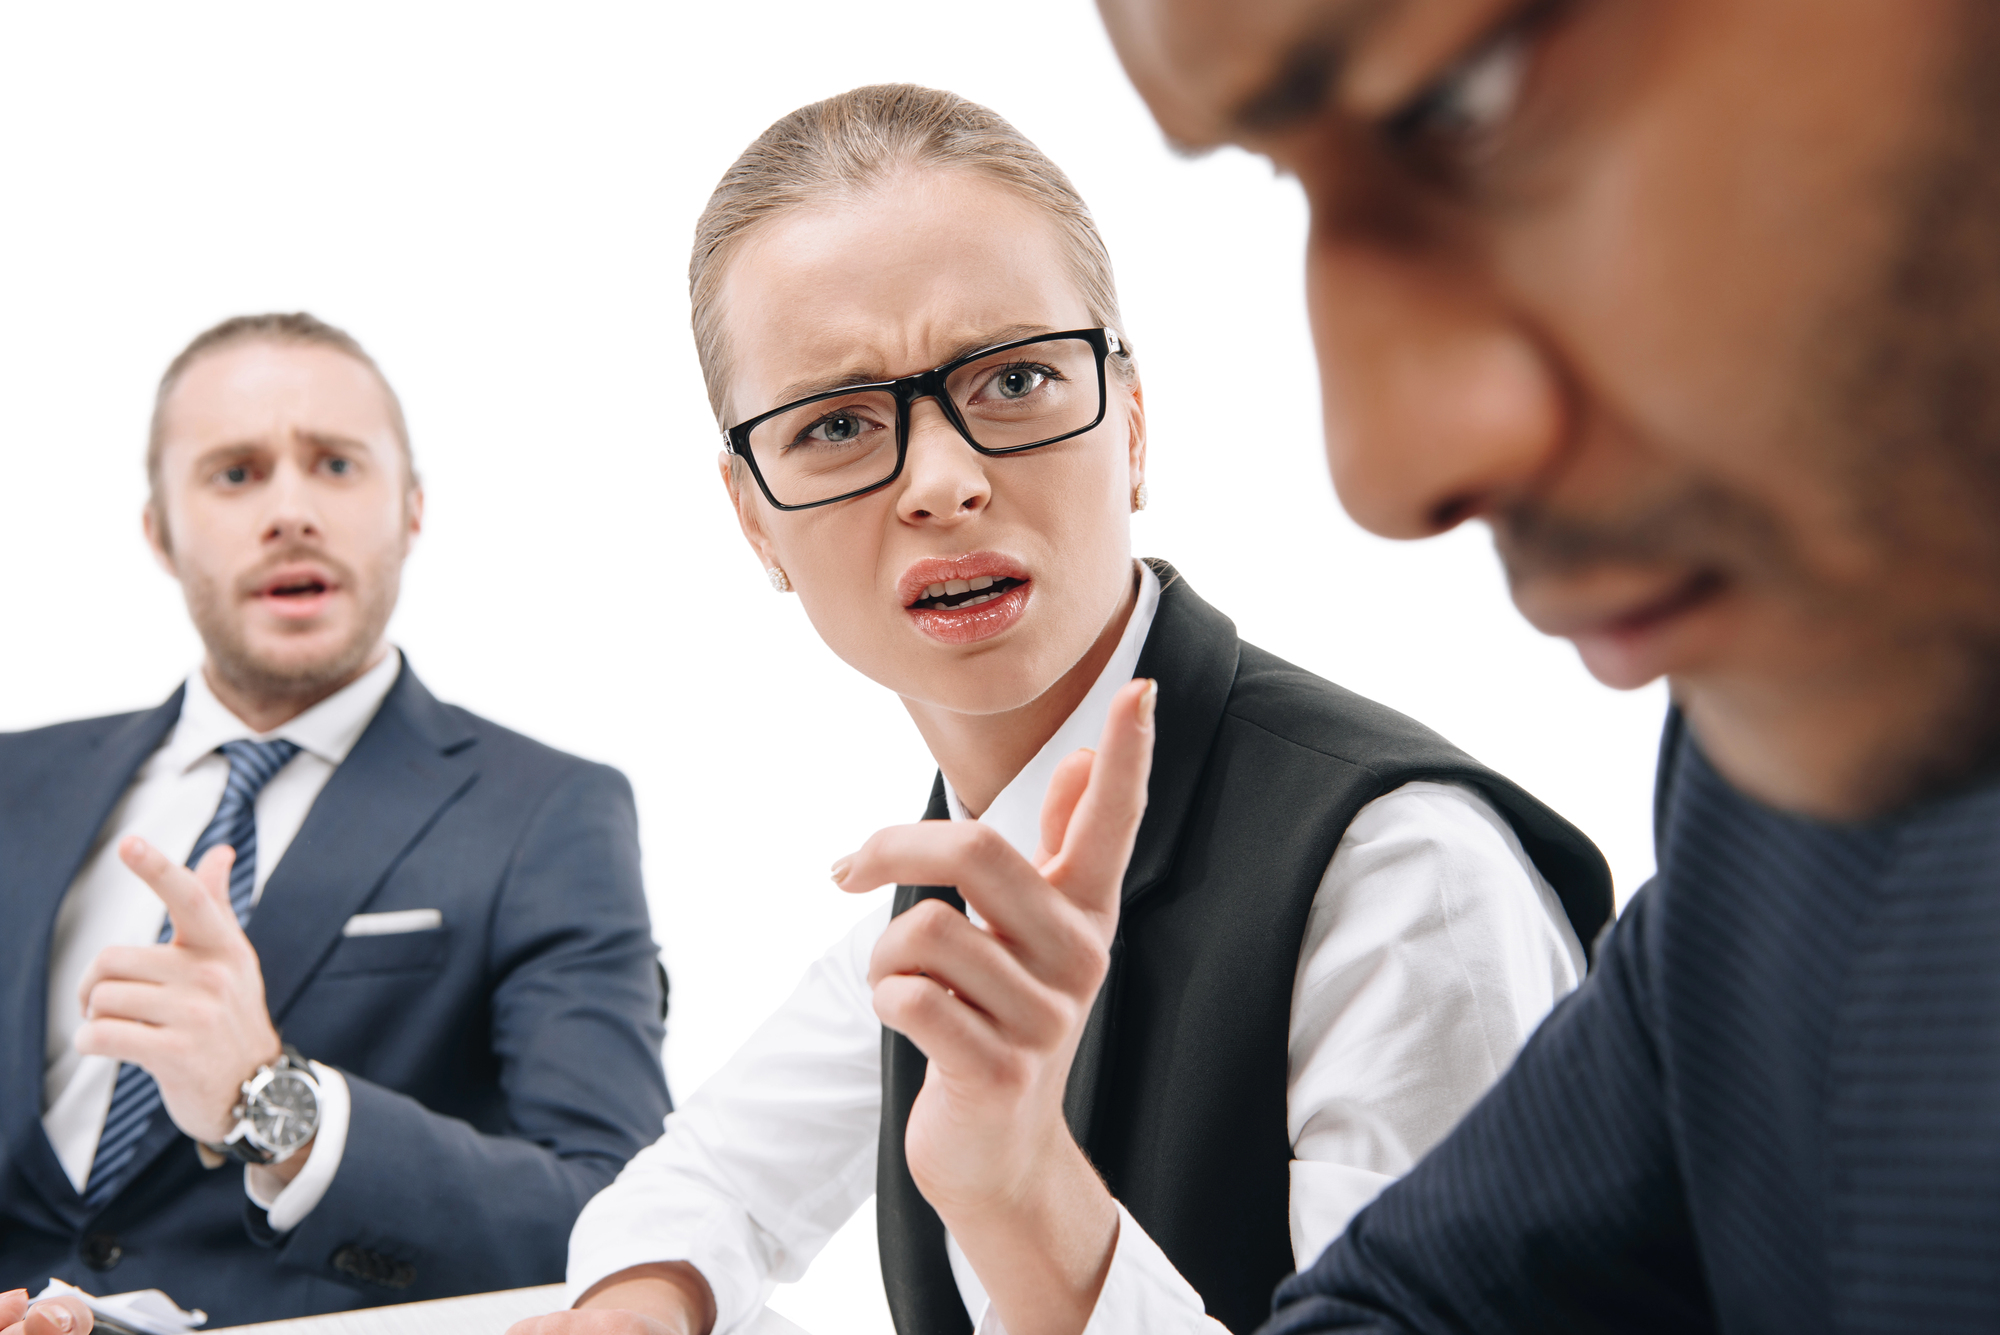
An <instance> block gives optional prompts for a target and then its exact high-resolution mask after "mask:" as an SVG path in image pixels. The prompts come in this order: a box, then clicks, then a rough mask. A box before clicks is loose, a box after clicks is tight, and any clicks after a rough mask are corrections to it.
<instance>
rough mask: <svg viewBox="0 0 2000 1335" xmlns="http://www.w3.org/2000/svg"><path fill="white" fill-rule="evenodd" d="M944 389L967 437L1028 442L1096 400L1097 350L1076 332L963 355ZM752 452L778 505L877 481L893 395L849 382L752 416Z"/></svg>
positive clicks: (993, 444)
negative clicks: (968, 357) (844, 388)
mask: <svg viewBox="0 0 2000 1335" xmlns="http://www.w3.org/2000/svg"><path fill="white" fill-rule="evenodd" d="M945 391H946V393H947V394H949V395H950V397H951V402H952V405H953V406H954V407H955V408H956V409H957V410H958V415H959V418H960V420H962V421H963V422H964V423H965V426H966V430H967V432H968V434H969V435H970V436H971V437H972V440H973V441H974V443H976V444H978V445H979V446H980V447H981V448H982V449H988V450H1019V449H1027V448H1030V447H1033V446H1035V445H1041V444H1045V443H1047V442H1049V441H1052V440H1055V439H1057V438H1059V437H1062V436H1067V435H1070V434H1072V433H1073V432H1077V431H1081V430H1082V429H1083V428H1085V427H1087V426H1089V425H1090V424H1091V422H1093V421H1094V420H1096V418H1097V416H1098V414H1099V413H1101V412H1102V411H1103V408H1104V403H1103V393H1102V389H1101V387H1100V384H1099V380H1098V373H1097V353H1096V350H1095V349H1094V348H1093V347H1091V345H1090V344H1089V343H1088V342H1086V341H1084V340H1083V339H1077V338H1058V339H1050V340H1048V341H1047V342H1044V343H1034V344H1028V345H1026V346H1023V347H1018V348H1007V349H1005V350H1003V351H1000V352H995V353H993V354H991V355H989V356H986V357H981V358H979V359H977V360H975V361H971V362H968V363H966V364H965V365H964V366H961V367H958V368H957V369H956V370H954V371H953V372H952V373H951V374H950V375H949V376H948V377H946V380H945ZM940 425H943V424H942V423H940ZM946 429H949V428H946ZM750 450H751V453H752V454H753V455H754V456H755V458H756V461H757V471H758V472H759V473H761V474H762V475H763V477H764V483H765V485H766V486H768V487H769V488H770V489H771V494H772V495H773V496H775V497H776V498H777V500H778V501H779V503H781V504H784V505H810V504H812V503H813V502H815V501H824V500H830V499H831V498H833V497H835V496H845V495H848V494H850V493H852V492H857V491H866V490H868V489H869V488H871V487H877V486H880V485H881V484H882V483H884V482H886V481H888V480H889V478H890V477H892V476H894V474H895V472H896V397H895V395H893V394H891V393H888V392H887V391H885V390H856V391H854V392H853V393H849V394H839V395H835V396H832V397H830V398H823V399H816V400H813V401H811V402H809V403H803V404H798V405H795V406H793V407H791V408H788V409H786V410H785V411H783V412H781V413H778V414H777V415H775V416H773V417H770V418H767V419H766V420H764V421H762V422H760V423H758V424H757V426H756V427H754V428H753V429H752V430H751V432H750Z"/></svg>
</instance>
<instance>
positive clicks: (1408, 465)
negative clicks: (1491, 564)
mask: <svg viewBox="0 0 2000 1335" xmlns="http://www.w3.org/2000/svg"><path fill="white" fill-rule="evenodd" d="M1306 268H1307V292H1308V301H1309V304H1310V306H1311V314H1312V325H1313V341H1314V343H1315V345H1316V346H1317V349H1318V353H1319V364H1320V382H1321V392H1322V396H1323V399H1322V402H1323V406H1324V411H1325V416H1326V454H1327V462H1328V464H1329V466H1330V467H1331V468H1332V471H1333V481H1334V487H1335V489H1336V490H1338V491H1339V493H1340V499H1341V503H1342V504H1343V505H1345V506H1346V507H1347V510H1348V513H1349V514H1351V515H1353V516H1354V519H1355V521H1356V522H1357V523H1359V524H1360V525H1361V526H1362V527H1363V528H1365V529H1368V530H1369V531H1370V532H1372V533H1378V534H1380V535H1382V536H1383V537H1389V538H1424V537H1429V536H1431V535H1432V534H1435V533H1442V532H1444V531H1445V530H1446V529H1449V528H1451V527H1453V526H1454V525H1457V524H1459V523H1461V522H1463V521H1464V520H1467V519H1471V518H1474V517H1477V516H1479V515H1481V514H1485V513H1490V512H1491V511H1493V510H1494V509H1495V508H1497V507H1498V506H1499V505H1501V504H1503V503H1504V501H1505V499H1506V498H1507V497H1508V496H1509V495H1510V494H1512V493H1516V492H1518V491H1519V490H1521V489H1522V488H1524V487H1526V486H1528V485H1529V484H1530V483H1531V482H1532V481H1533V480H1534V479H1535V478H1536V477H1537V476H1538V475H1540V474H1541V473H1542V472H1543V471H1544V470H1545V469H1546V468H1548V466H1549V465H1550V464H1551V462H1552V461H1553V460H1554V458H1555V455H1556V453H1557V452H1558V451H1559V449H1560V448H1561V439H1562V433H1563V429H1564V426H1563V417H1564V408H1563V394H1562V390H1561V386H1560V382H1559V379H1558V376H1557V374H1556V372H1555V370H1554V368H1553V367H1552V366H1550V364H1549V362H1548V359H1547V357H1546V356H1545V355H1544V353H1543V351H1542V349H1541V348H1540V347H1539V346H1538V345H1537V344H1536V342H1535V341H1534V340H1533V339H1532V338H1530V337H1529V336H1528V335H1527V334H1526V333H1525V332H1524V331H1523V330H1522V329H1521V328H1520V327H1519V326H1518V325H1517V324H1516V323H1514V322H1513V321H1511V320H1509V319H1508V318H1507V317H1506V315H1505V313H1504V311H1503V310H1502V309H1501V307H1500V305H1499V303H1498V302H1497V301H1495V300H1494V299H1492V298H1491V297H1490V296H1489V295H1488V294H1487V292H1486V290H1485V289H1484V286H1483V285H1482V284H1481V283H1479V282H1478V281H1477V280H1476V277H1474V276H1470V275H1468V274H1466V273H1465V272H1464V271H1462V270H1460V269H1458V268H1456V267H1455V266H1453V265H1450V264H1449V263H1448V262H1446V261H1443V260H1440V259H1438V258H1437V257H1435V256H1430V255H1426V254H1425V253H1423V252H1422V251H1421V250H1410V251H1400V250H1397V249H1393V248H1391V247H1388V246H1384V245H1380V244H1369V243H1366V242H1361V241H1355V240H1352V239H1343V238H1338V237H1335V238H1322V237H1319V236H1315V238H1314V239H1313V241H1312V243H1311V247H1310V251H1309V255H1308V259H1307V266H1306Z"/></svg>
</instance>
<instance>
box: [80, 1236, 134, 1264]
mask: <svg viewBox="0 0 2000 1335" xmlns="http://www.w3.org/2000/svg"><path fill="white" fill-rule="evenodd" d="M77 1254H78V1255H80V1256H81V1257H83V1263H84V1264H85V1265H87V1266H89V1267H90V1268H91V1269H92V1270H109V1269H110V1268H111V1267H112V1266H115V1265H117V1264H118V1263H119V1262H120V1261H122V1260H124V1259H125V1248H124V1247H123V1246H121V1245H120V1244H119V1242H118V1235H117V1234H116V1233H86V1234H85V1235H84V1238H83V1243H82V1245H81V1246H79V1247H78V1248H77Z"/></svg>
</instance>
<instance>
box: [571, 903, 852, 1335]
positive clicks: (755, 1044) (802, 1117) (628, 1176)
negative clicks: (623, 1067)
mask: <svg viewBox="0 0 2000 1335" xmlns="http://www.w3.org/2000/svg"><path fill="white" fill-rule="evenodd" d="M889 912H890V906H889V905H888V904H883V905H882V906H881V907H880V908H879V909H878V910H876V911H875V912H873V913H870V914H869V915H868V916H867V917H866V918H864V919H862V920H861V922H860V923H859V924H858V925H857V926H856V927H855V928H854V930H853V931H851V932H850V933H849V934H848V935H847V936H846V937H845V938H844V939H843V940H841V941H840V942H839V943H838V944H837V945H836V946H835V947H834V948H833V949H832V950H830V951H828V952H827V953H826V954H825V955H823V956H822V957H820V959H819V960H818V961H817V962H816V963H815V964H814V965H813V966H812V968H811V969H810V970H808V971H807V973H806V976H805V978H804V980H803V981H801V982H800V983H799V985H798V988H797V989H796V990H795V991H794V992H793V993H792V995H791V997H790V998H789V999H787V1000H786V1002H785V1003H784V1005H782V1006H781V1007H779V1008H778V1010H777V1011H776V1012H775V1013H774V1014H773V1015H772V1016H771V1018H770V1019H768V1020H766V1021H765V1022H764V1023H763V1025H761V1026H760V1027H759V1028H758V1030H757V1032H756V1033H755V1034H753V1035H751V1037H750V1040H749V1041H748V1042H747V1043H745V1044H744V1045H743V1047H742V1048H741V1049H739V1050H738V1051H737V1053H736V1054H735V1055H734V1056H733V1057H731V1058H730V1059H729V1061H728V1063H727V1064H726V1065H724V1066H723V1068H722V1069H721V1070H720V1071H718V1072H716V1073H715V1075H713V1076H711V1077H710V1078H709V1080H708V1081H707V1082H706V1083H705V1084H703V1085H702V1087H701V1088H700V1089H699V1090H697V1091H696V1092H695V1095H694V1097H693V1098H691V1099H689V1100H688V1102H687V1104H686V1105H685V1106H684V1107H682V1108H680V1109H679V1110H677V1111H675V1112H673V1113H670V1114H668V1116H667V1119H666V1130H665V1133H664V1134H663V1135H662V1136H661V1137H660V1139H659V1140H657V1141H655V1142H654V1143H653V1144H652V1145H650V1146H648V1147H647V1148H646V1149H643V1150H641V1151H640V1152H639V1153H638V1154H637V1155H636V1156H634V1157H633V1159H632V1161H631V1162H630V1163H628V1164H626V1165H625V1169H624V1171H623V1172H621V1173H620V1174H619V1175H618V1178H617V1180H616V1181H614V1182H613V1183H612V1184H611V1185H610V1186H609V1187H606V1188H605V1189H604V1190H603V1191H601V1192H599V1193H598V1194H597V1196H595V1197H594V1198H592V1200H591V1201H590V1203H589V1204H588V1205H586V1206H585V1207H584V1210H583V1214H582V1215H581V1216H580V1217H579V1218H578V1219H577V1221H576V1227H575V1229H574V1231H572V1232H571V1234H570V1243H569V1274H568V1284H569V1289H568V1293H567V1296H566V1299H565V1301H566V1302H568V1303H571V1304H573V1303H575V1301H576V1300H577V1299H578V1298H579V1297H581V1296H582V1295H583V1294H584V1293H585V1292H587V1291H588V1290H589V1289H590V1288H591V1286H592V1285H594V1284H596V1283H597V1282H598V1281H599V1280H602V1279H605V1278H606V1277H608V1276H610V1275H614V1274H617V1273H618V1272H619V1271H621V1270H625V1269H629V1268H630V1267H632V1266H637V1265H646V1264H650V1263H653V1262H659V1261H686V1262H689V1263H690V1264H692V1265H693V1266H694V1268H695V1269H696V1270H699V1271H700V1272H701V1275H702V1277H703V1278H704V1279H706V1280H707V1281H708V1285H709V1288H710V1289H711V1290H712V1291H713V1292H714V1294H715V1305H716V1323H715V1329H716V1332H717V1335H727V1333H728V1332H729V1331H731V1330H734V1329H736V1328H738V1327H739V1326H741V1325H742V1324H743V1323H744V1322H745V1321H747V1320H749V1319H751V1318H753V1317H754V1316H755V1315H756V1314H757V1312H758V1310H759V1309H760V1308H761V1307H762V1305H763V1302H764V1300H765V1298H766V1297H767V1296H769V1293H770V1289H771V1286H772V1285H773V1284H775V1283H783V1282H787V1281H791V1280H796V1279H797V1278H799V1277H800V1276H801V1275H803V1274H804V1273H805V1270H806V1266H807V1265H808V1264H809V1263H810V1262H811V1261H812V1259H813V1257H814V1256H815V1255H817V1254H818V1253H819V1251H820V1249H821V1248H822V1247H824V1246H825V1245H826V1242H827V1240H828V1239H829V1238H831V1237H832V1236H833V1234H834V1233H835V1232H836V1231H837V1230H838V1229H839V1228H840V1226H841V1225H842V1224H843V1223H845V1222H846V1221H847V1219H848V1218H849V1217H850V1216H851V1215H853V1213H854V1212H855V1211H856V1210H857V1209H859V1208H860V1207H861V1206H862V1205H863V1204H864V1203H865V1202H866V1201H867V1200H868V1198H869V1196H870V1195H872V1194H873V1193H874V1191H875V1146H876V1138H877V1136H878V1135H879V1133H880V1128H881V1115H882V1026H881V1022H880V1021H879V1020H878V1019H876V1017H875V1009H874V1003H873V998H872V995H871V993H870V991H869V988H868V959H869V956H870V954H871V953H872V952H873V950H874V948H875V942H876V941H877V940H878V939H879V938H880V937H881V935H882V933H883V931H884V930H885V929H886V928H887V926H888V924H889Z"/></svg>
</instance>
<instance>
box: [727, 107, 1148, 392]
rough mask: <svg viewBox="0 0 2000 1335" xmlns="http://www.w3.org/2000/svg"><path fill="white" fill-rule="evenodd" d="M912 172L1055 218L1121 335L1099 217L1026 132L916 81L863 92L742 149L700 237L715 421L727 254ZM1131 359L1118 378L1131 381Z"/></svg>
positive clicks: (1123, 361)
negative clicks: (822, 206)
mask: <svg viewBox="0 0 2000 1335" xmlns="http://www.w3.org/2000/svg"><path fill="white" fill-rule="evenodd" d="M910 168H934V169H938V170H957V171H963V172H970V173H972V174H975V175H979V176H984V177H986V178H987V179H988V180H991V181H996V182H998V183H999V184H1001V185H1003V186H1006V187H1007V188H1008V189H1010V190H1013V191H1014V192H1015V193H1017V194H1018V195H1020V196H1021V198H1022V199H1024V200H1025V201H1027V202H1028V203H1029V204H1031V205H1033V206H1035V207H1036V208H1038V209H1041V210H1043V211H1044V212H1046V213H1047V214H1048V216H1049V217H1050V219H1051V220H1052V221H1053V222H1054V223H1055V225H1056V228H1057V231H1058V233H1059V235H1060V236H1061V238H1062V242H1063V251H1064V258H1065V260H1066V262H1067V264H1068V266H1069V270H1070V277H1071V278H1072V279H1073V280H1074V281H1075V283H1076V288H1077V292H1078V293H1079V294H1080V295H1081V296H1082V298H1083V304H1084V309H1085V310H1087V311H1088V312H1089V314H1090V320H1091V323H1092V324H1095V325H1102V326H1105V327H1107V328H1111V329H1117V330H1118V331H1119V334H1120V337H1121V339H1122V338H1123V334H1124V329H1123V326H1122V325H1121V323H1120V321H1119V317H1118V289H1117V287H1116V285H1115V284H1114V283H1113V282H1112V278H1111V255H1110V252H1108V251H1107V250H1105V248H1104V238H1103V237H1101V236H1099V235H1098V234H1097V224H1096V223H1095V222H1093V221H1091V217H1090V210H1089V209H1088V208H1086V207H1084V203H1083V198H1082V196H1080V195H1078V194H1077V193H1076V187H1075V186H1073V185H1071V184H1070V183H1069V177H1067V176H1065V175H1063V172H1062V169H1061V168H1060V167H1058V166H1056V164H1055V163H1053V162H1051V161H1049V159H1048V156H1047V155H1046V154H1044V153H1043V152H1042V150H1040V149H1039V148H1036V147H1035V146H1034V144H1032V143H1031V142H1029V140H1028V138H1027V137H1026V136H1025V135H1023V134H1022V133H1021V132H1020V131H1019V130H1017V129H1015V128H1014V127H1013V126H1012V125H1009V124H1008V123H1007V122H1006V121H1004V120H1002V119H1001V118H1000V117H999V116H996V115H995V114H994V113H993V112H991V111H988V110H987V109H986V108H985V107H982V106H980V105H979V104H978V103H976V102H968V101H966V100H965V99H964V98H962V97H959V96H958V95H957V94H955V93H945V92H939V91H938V90H937V89H934V88H920V87H918V86H916V85H915V84H907V83H890V84H876V85H873V86H871V87H867V88H856V89H853V90H852V91H849V92H845V93H842V94H840V95H839V96H838V97H830V98H828V99H826V100H825V101H824V102H815V103H813V104H812V105H810V106H804V107H800V108H799V109H798V110H797V111H794V112H792V113H791V114H790V115H789V116H785V117H783V118H782V119H780V120H779V121H778V122H777V123H776V124H774V125H772V126H771V128H770V129H768V130H766V131H764V133H763V134H761V135H758V136H757V139H756V142H754V143H752V144H751V145H750V147H748V148H746V149H744V150H743V156H741V157H739V158H737V159H736V161H735V163H734V164H733V165H731V167H730V168H729V170H728V171H726V172H724V173H723V175H722V181H721V183H720V184H718V185H717V186H716V187H715V193H714V194H712V195H710V196H709V197H708V207H707V208H705V209H703V210H702V213H701V221H700V222H698V223H696V224H695V229H694V256H693V258H692V259H690V260H689V261H688V292H689V295H690V297H691V298H692V299H693V306H694V343H695V350H696V352H697V354H698V355H699V356H700V358H701V373H702V378H703V380H704V381H705V382H706V383H707V386H708V401H709V404H710V406H711V407H712V408H714V410H715V415H716V419H717V421H720V420H721V418H722V413H723V397H724V393H725V391H726V388H727V385H728V380H729V351H728V345H727V342H726V340H725V339H724V337H723V330H722V311H721V310H720V305H721V292H722V280H723V276H724V273H725V271H726V270H727V269H728V267H729V260H730V257H731V256H732V255H733V254H734V253H735V252H736V250H737V248H738V247H740V246H741V245H742V244H743V242H744V240H745V238H746V237H748V236H749V235H750V233H751V232H752V231H753V230H754V229H755V228H756V227H757V225H758V224H759V223H762V222H764V221H765V220H767V219H770V218H775V217H778V216H780V215H781V214H784V213H787V212H789V211H791V210H793V209H797V208H803V207H806V206H809V205H812V204H816V203H819V202H821V201H823V200H825V199H827V198H829V197H832V198H843V197H844V198H849V199H852V198H855V197H859V196H864V195H866V194H867V193H868V192H869V191H871V190H876V189H880V188H881V187H883V186H884V185H886V184H888V183H889V182H890V181H891V180H892V179H894V178H895V177H896V176H897V175H898V174H899V173H901V172H903V171H905V170H908V169H910ZM1129 357H1130V354H1129V353H1128V354H1124V355H1123V356H1121V357H1120V358H1119V361H1120V365H1119V370H1120V371H1121V372H1122V373H1125V374H1127V375H1129V374H1130V370H1131V368H1130V364H1129Z"/></svg>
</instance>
